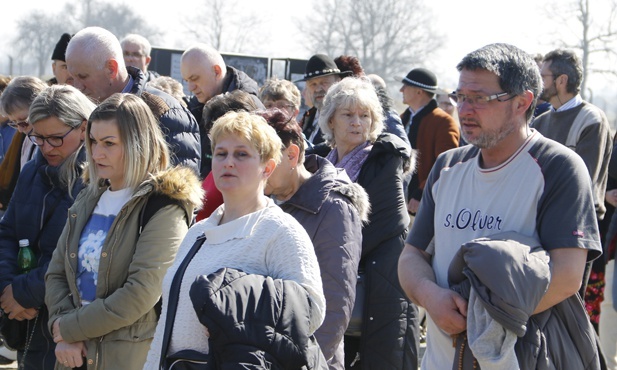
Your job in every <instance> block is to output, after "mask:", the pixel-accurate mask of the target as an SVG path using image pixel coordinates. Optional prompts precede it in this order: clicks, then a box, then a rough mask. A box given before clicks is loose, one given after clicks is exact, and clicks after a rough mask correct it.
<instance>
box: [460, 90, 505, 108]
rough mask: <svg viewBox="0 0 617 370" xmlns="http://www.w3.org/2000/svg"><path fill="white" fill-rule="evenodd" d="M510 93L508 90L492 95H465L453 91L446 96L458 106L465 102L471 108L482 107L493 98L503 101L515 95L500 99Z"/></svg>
mask: <svg viewBox="0 0 617 370" xmlns="http://www.w3.org/2000/svg"><path fill="white" fill-rule="evenodd" d="M511 94H512V93H509V92H502V93H499V94H493V95H488V96H487V95H465V94H457V93H455V92H453V93H452V94H448V96H449V97H450V99H452V100H453V101H454V102H455V103H456V104H457V105H458V106H459V108H460V106H461V104H463V103H467V104H469V105H471V106H472V107H473V108H484V107H486V106H487V105H488V103H490V102H491V101H493V100H497V101H498V102H505V101H508V100H510V99H512V98H514V97H515V96H516V95H512V96H510V97H509V98H507V99H501V98H503V97H504V96H508V95H511Z"/></svg>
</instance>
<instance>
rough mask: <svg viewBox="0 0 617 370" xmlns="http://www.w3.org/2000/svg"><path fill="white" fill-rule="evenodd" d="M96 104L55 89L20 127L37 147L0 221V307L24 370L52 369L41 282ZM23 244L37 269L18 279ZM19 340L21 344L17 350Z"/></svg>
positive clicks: (76, 183)
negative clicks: (27, 127)
mask: <svg viewBox="0 0 617 370" xmlns="http://www.w3.org/2000/svg"><path fill="white" fill-rule="evenodd" d="M94 108H95V106H94V104H93V103H92V102H91V101H90V100H89V99H88V98H87V97H86V96H85V95H83V94H82V93H81V92H80V91H78V90H77V89H75V88H74V87H72V86H66V85H55V86H51V87H48V88H46V89H45V90H43V91H42V92H40V93H39V94H38V96H37V97H36V98H34V101H33V102H32V104H31V105H30V109H29V111H28V114H27V115H26V114H25V113H24V112H21V111H18V112H19V114H21V113H24V115H23V117H21V118H23V119H24V120H26V118H27V121H28V122H30V124H31V125H32V131H31V132H30V133H29V136H28V139H29V142H32V143H33V144H34V145H36V146H38V148H39V151H37V153H36V155H35V157H34V159H33V160H31V161H29V162H28V163H27V164H26V165H25V166H24V168H23V169H22V171H21V174H20V176H19V180H18V181H17V186H16V187H15V192H14V194H13V197H12V198H11V202H10V203H9V206H8V209H7V211H6V213H5V215H4V217H3V218H2V221H0V291H1V292H2V295H1V296H0V307H1V308H2V311H3V312H4V315H5V316H4V317H3V319H2V320H3V324H6V325H16V324H17V323H16V322H15V321H27V324H26V325H24V326H23V327H20V328H21V330H22V331H25V332H23V333H19V334H21V335H17V336H15V337H13V338H11V337H8V338H6V339H7V343H9V342H10V343H12V344H13V345H14V346H15V347H17V348H16V349H17V350H18V362H19V365H20V368H23V369H53V368H54V365H55V361H56V358H55V356H54V348H55V344H54V341H53V339H52V337H51V335H50V333H49V331H48V330H47V322H48V310H47V308H46V306H45V304H44V299H45V281H44V275H45V272H46V271H47V266H48V264H49V261H50V259H51V255H52V253H53V251H54V250H55V249H56V244H57V243H58V238H59V237H60V233H61V232H62V229H63V228H64V224H65V222H66V219H67V210H68V208H69V207H70V206H71V205H72V204H73V201H74V199H75V197H76V196H77V194H78V193H79V192H80V191H81V189H82V188H83V183H82V181H81V173H82V169H83V166H84V163H85V160H86V155H85V150H84V145H83V143H84V133H85V129H86V121H87V119H88V116H89V115H90V113H91V112H92V111H93V110H94ZM23 239H27V240H28V241H29V244H30V248H31V249H32V250H33V252H34V254H35V257H36V266H35V267H34V268H32V269H30V270H29V271H22V270H21V268H20V266H19V264H18V257H17V255H18V251H19V248H20V247H19V241H20V240H23ZM17 337H23V338H24V341H22V342H21V343H18V342H19V341H16V339H17Z"/></svg>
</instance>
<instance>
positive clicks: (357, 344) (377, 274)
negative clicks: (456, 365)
mask: <svg viewBox="0 0 617 370" xmlns="http://www.w3.org/2000/svg"><path fill="white" fill-rule="evenodd" d="M319 126H320V128H321V130H322V132H323V134H324V138H325V140H326V142H327V143H328V144H329V145H330V147H331V148H332V151H331V152H330V153H329V154H328V156H327V157H326V159H328V160H329V161H330V162H331V163H332V164H334V166H335V167H338V168H343V169H345V171H346V172H347V174H348V175H349V177H350V178H351V180H352V181H354V182H357V183H358V184H360V185H361V186H362V187H363V188H364V189H365V190H366V192H367V193H368V196H369V201H370V204H371V214H370V216H369V221H368V223H367V224H366V225H365V226H364V227H363V229H362V255H361V259H360V267H359V269H360V271H361V272H363V282H364V300H363V301H358V300H356V305H362V324H361V330H360V332H359V333H358V332H354V333H350V332H349V331H348V333H347V335H346V336H345V366H346V367H350V366H352V365H354V366H355V367H353V368H354V369H355V368H362V369H392V370H394V369H398V370H400V369H414V370H415V369H417V368H418V365H417V355H418V343H417V340H418V338H419V333H418V322H417V307H416V306H415V305H414V304H412V303H411V302H410V301H409V300H408V299H407V298H406V296H405V293H404V292H403V289H402V288H401V286H400V284H399V281H398V276H397V263H398V257H399V255H400V253H401V251H402V250H403V246H404V243H405V236H406V235H407V225H408V223H409V217H408V215H407V210H406V204H405V196H404V193H403V176H404V174H405V173H406V172H407V171H409V170H410V168H412V167H413V164H414V163H415V157H412V152H411V151H410V149H409V146H407V145H406V144H405V143H404V142H403V141H402V140H401V139H400V138H398V137H396V136H394V135H392V134H389V133H382V131H383V109H382V107H381V104H380V102H379V98H378V97H377V94H376V93H375V89H374V88H373V86H372V84H371V82H370V81H369V80H368V79H367V78H354V77H348V78H344V79H343V80H341V81H340V82H339V83H337V84H335V85H333V86H332V87H330V89H329V90H328V93H327V95H326V97H325V98H324V102H323V108H322V110H321V115H320V117H319ZM358 362H359V363H358Z"/></svg>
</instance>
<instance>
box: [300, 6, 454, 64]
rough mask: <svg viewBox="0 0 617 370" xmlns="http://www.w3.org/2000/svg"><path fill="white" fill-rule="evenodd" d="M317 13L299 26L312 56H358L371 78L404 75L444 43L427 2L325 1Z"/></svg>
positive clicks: (316, 10) (316, 8) (316, 9)
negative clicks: (372, 75)
mask: <svg viewBox="0 0 617 370" xmlns="http://www.w3.org/2000/svg"><path fill="white" fill-rule="evenodd" d="M314 12H315V14H320V17H319V18H317V19H312V20H311V21H310V22H304V21H298V22H297V24H298V27H299V29H300V31H301V32H302V33H303V34H304V35H306V37H307V38H308V41H309V44H310V45H311V47H312V49H313V51H314V52H324V53H326V54H328V55H330V56H331V57H333V58H335V57H337V56H339V55H341V54H345V55H354V56H357V57H358V58H359V59H360V61H361V63H362V66H363V67H364V69H365V70H366V72H367V73H376V74H379V75H381V76H391V75H393V74H395V73H399V74H400V73H404V72H406V71H408V70H409V69H411V68H412V67H414V66H418V65H421V64H422V63H423V62H424V61H425V60H427V59H428V56H429V55H430V54H431V53H433V52H434V51H435V50H436V49H437V48H439V47H440V46H441V45H442V43H443V36H441V35H440V34H439V33H438V32H437V31H436V30H435V29H434V27H433V25H432V23H431V22H430V19H431V16H430V10H429V9H428V8H427V7H426V6H425V5H424V3H423V2H422V0H380V1H374V0H320V1H318V2H316V3H315V8H314Z"/></svg>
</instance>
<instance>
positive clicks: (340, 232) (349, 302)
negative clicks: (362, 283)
mask: <svg viewBox="0 0 617 370" xmlns="http://www.w3.org/2000/svg"><path fill="white" fill-rule="evenodd" d="M304 165H305V167H306V169H307V170H308V171H309V172H311V173H313V176H311V177H310V178H309V179H308V180H307V181H306V182H305V183H304V184H302V186H300V188H299V189H298V190H297V191H296V193H295V194H294V195H293V196H292V197H291V198H290V199H289V200H288V201H287V202H285V203H284V204H282V205H281V208H282V209H283V210H284V211H285V212H287V213H289V214H291V215H292V216H293V217H294V218H295V219H296V220H298V222H299V223H300V224H301V225H302V226H303V227H304V228H305V229H306V232H307V233H308V234H309V236H310V238H311V241H312V242H313V245H314V247H315V254H316V255H317V261H318V262H319V269H320V270H321V280H322V282H323V290H324V295H325V297H326V317H325V319H324V322H323V324H322V325H321V327H320V328H319V329H318V330H317V331H316V332H315V338H317V342H318V343H319V345H320V347H321V349H322V351H323V353H324V356H325V357H326V359H327V360H328V362H329V365H330V369H343V368H344V362H343V357H344V353H343V335H344V334H345V329H347V325H348V324H349V319H350V318H351V311H352V310H353V304H354V300H355V297H356V280H357V274H358V264H359V262H360V254H361V252H362V222H366V220H367V219H368V212H369V208H370V205H369V200H368V195H366V191H365V190H364V188H362V187H361V186H360V185H358V184H356V183H353V182H352V181H351V180H350V179H349V177H348V176H347V174H346V173H345V172H344V171H341V170H338V169H337V168H335V167H334V166H333V165H332V164H331V163H330V162H329V161H328V160H327V159H325V158H322V157H319V156H317V155H309V156H307V157H306V159H305V163H304Z"/></svg>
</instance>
